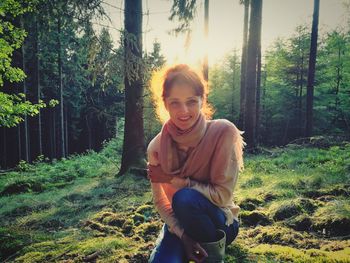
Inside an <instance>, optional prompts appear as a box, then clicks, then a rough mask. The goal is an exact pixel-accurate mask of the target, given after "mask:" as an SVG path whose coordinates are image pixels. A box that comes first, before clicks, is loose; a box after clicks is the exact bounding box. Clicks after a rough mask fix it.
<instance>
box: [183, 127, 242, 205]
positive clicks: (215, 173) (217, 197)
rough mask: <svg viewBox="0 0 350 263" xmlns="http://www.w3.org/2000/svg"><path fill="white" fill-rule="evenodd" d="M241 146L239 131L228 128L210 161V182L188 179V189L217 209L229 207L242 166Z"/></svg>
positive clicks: (234, 128)
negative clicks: (197, 192)
mask: <svg viewBox="0 0 350 263" xmlns="http://www.w3.org/2000/svg"><path fill="white" fill-rule="evenodd" d="M243 145H244V142H243V139H242V136H241V134H240V131H239V130H238V129H237V128H236V127H235V126H228V128H227V129H225V131H224V132H223V134H222V135H221V136H220V138H219V141H218V143H217V145H216V149H215V153H214V155H213V158H212V160H211V165H210V182H208V183H206V182H199V181H196V180H193V179H190V181H189V187H190V188H193V189H196V190H197V191H199V192H200V193H202V194H203V195H204V196H205V197H207V198H208V199H209V200H210V201H211V202H212V203H213V204H215V205H217V206H219V207H225V206H227V205H230V204H231V202H232V195H233V189H234V187H235V185H236V182H237V178H238V173H239V170H240V169H241V167H242V165H243V162H242V153H243V152H242V147H243Z"/></svg>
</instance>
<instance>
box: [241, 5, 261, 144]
mask: <svg viewBox="0 0 350 263" xmlns="http://www.w3.org/2000/svg"><path fill="white" fill-rule="evenodd" d="M250 7H251V10H250V21H249V37H248V52H247V76H246V97H245V98H246V102H245V114H244V115H245V135H246V136H245V139H246V142H247V146H248V148H250V149H254V148H255V147H256V84H257V63H258V54H259V36H260V32H259V31H260V30H261V24H259V22H261V14H262V1H261V0H251V3H250Z"/></svg>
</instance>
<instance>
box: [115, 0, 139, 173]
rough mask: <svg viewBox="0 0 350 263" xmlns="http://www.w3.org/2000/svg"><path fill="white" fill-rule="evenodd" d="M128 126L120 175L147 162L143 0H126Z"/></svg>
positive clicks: (125, 49) (126, 96) (125, 53)
mask: <svg viewBox="0 0 350 263" xmlns="http://www.w3.org/2000/svg"><path fill="white" fill-rule="evenodd" d="M124 24H125V29H124V67H125V77H124V86H125V125H124V143H123V154H122V163H121V167H120V171H119V175H123V174H125V173H126V172H127V171H128V169H129V168H130V167H132V166H140V165H142V166H143V165H144V164H145V163H144V160H145V159H144V158H145V143H144V130H143V76H142V72H143V62H142V0H125V11H124Z"/></svg>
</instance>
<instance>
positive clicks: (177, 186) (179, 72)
mask: <svg viewBox="0 0 350 263" xmlns="http://www.w3.org/2000/svg"><path fill="white" fill-rule="evenodd" d="M162 88H163V91H162V98H163V102H164V105H165V108H166V110H167V111H168V113H169V116H170V119H169V120H168V121H167V122H166V123H165V124H164V125H163V127H162V130H161V132H160V133H159V134H158V135H157V136H156V137H155V138H154V139H153V140H152V141H151V142H150V144H149V146H148V149H147V153H148V176H149V178H150V180H151V185H152V192H153V199H154V204H155V207H156V209H157V211H158V213H159V214H160V216H161V218H162V219H163V221H164V222H165V225H164V226H163V229H162V231H161V234H160V236H159V238H158V240H157V245H156V247H155V249H154V250H153V252H152V254H151V257H150V262H162V263H164V262H167V263H175V262H179V263H181V262H188V261H189V260H193V261H195V262H223V258H224V253H225V246H227V245H229V244H230V243H231V242H232V241H233V240H234V239H235V238H236V236H237V234H238V228H239V225H238V218H237V215H238V211H239V207H238V206H236V205H234V203H233V202H232V195H233V189H234V186H235V184H236V181H237V176H238V172H239V170H240V169H241V168H243V157H242V155H243V146H244V142H243V139H242V136H241V133H242V132H240V131H239V130H238V129H237V128H236V126H235V125H234V124H232V123H231V122H229V121H227V120H224V119H220V120H208V119H207V118H206V116H205V114H204V112H206V111H207V107H208V106H207V104H206V95H207V94H206V89H205V84H204V81H203V80H202V79H201V78H200V76H199V75H198V74H197V73H196V72H195V71H193V70H192V69H191V68H190V67H188V66H187V65H177V66H174V67H172V68H170V69H169V70H168V71H167V72H166V74H165V76H164V81H163V87H162Z"/></svg>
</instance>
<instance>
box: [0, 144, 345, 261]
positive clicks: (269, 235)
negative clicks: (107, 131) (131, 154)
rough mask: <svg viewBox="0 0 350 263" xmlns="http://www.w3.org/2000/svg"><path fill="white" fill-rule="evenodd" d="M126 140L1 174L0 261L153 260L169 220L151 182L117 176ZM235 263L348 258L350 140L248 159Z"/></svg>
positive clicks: (231, 254) (240, 191) (239, 196)
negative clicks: (156, 203) (164, 218)
mask: <svg viewBox="0 0 350 263" xmlns="http://www.w3.org/2000/svg"><path fill="white" fill-rule="evenodd" d="M120 146H121V143H120V142H119V141H117V140H112V141H111V142H109V143H108V144H106V145H105V147H104V149H103V150H102V151H101V152H100V153H95V152H92V151H90V152H88V153H86V154H83V155H75V156H71V157H70V158H68V159H65V160H61V161H55V162H53V163H51V162H50V163H48V162H46V161H45V160H39V161H38V162H37V163H36V164H34V165H28V164H26V163H23V162H22V163H21V164H20V165H19V166H18V167H17V170H15V171H12V172H8V173H2V174H0V261H1V262H26V263H27V262H140V263H142V262H147V259H148V256H149V254H150V252H151V250H152V248H153V246H154V242H155V240H156V238H157V235H158V232H159V230H160V228H161V226H162V223H161V221H160V218H159V216H158V215H157V213H156V212H155V211H154V208H153V205H152V196H151V192H150V184H149V182H148V180H147V179H146V178H144V177H142V176H136V175H132V174H127V175H125V176H122V177H117V176H116V173H117V171H118V166H119V162H120V160H119V157H120V149H121V147H120ZM245 167H246V168H245V170H244V172H243V173H241V174H240V178H239V183H238V186H237V189H236V191H235V201H236V203H238V204H239V205H240V206H241V208H242V210H241V213H240V221H241V228H240V233H239V236H238V238H237V239H236V241H235V242H234V243H233V244H231V245H230V246H229V247H228V249H227V255H226V260H225V262H226V263H229V262H350V144H349V143H340V144H338V145H333V146H330V145H321V146H320V145H318V147H315V145H313V146H312V145H311V146H310V145H289V146H287V147H283V148H273V149H265V150H264V151H262V152H261V153H260V154H257V155H248V156H246V158H245Z"/></svg>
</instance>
